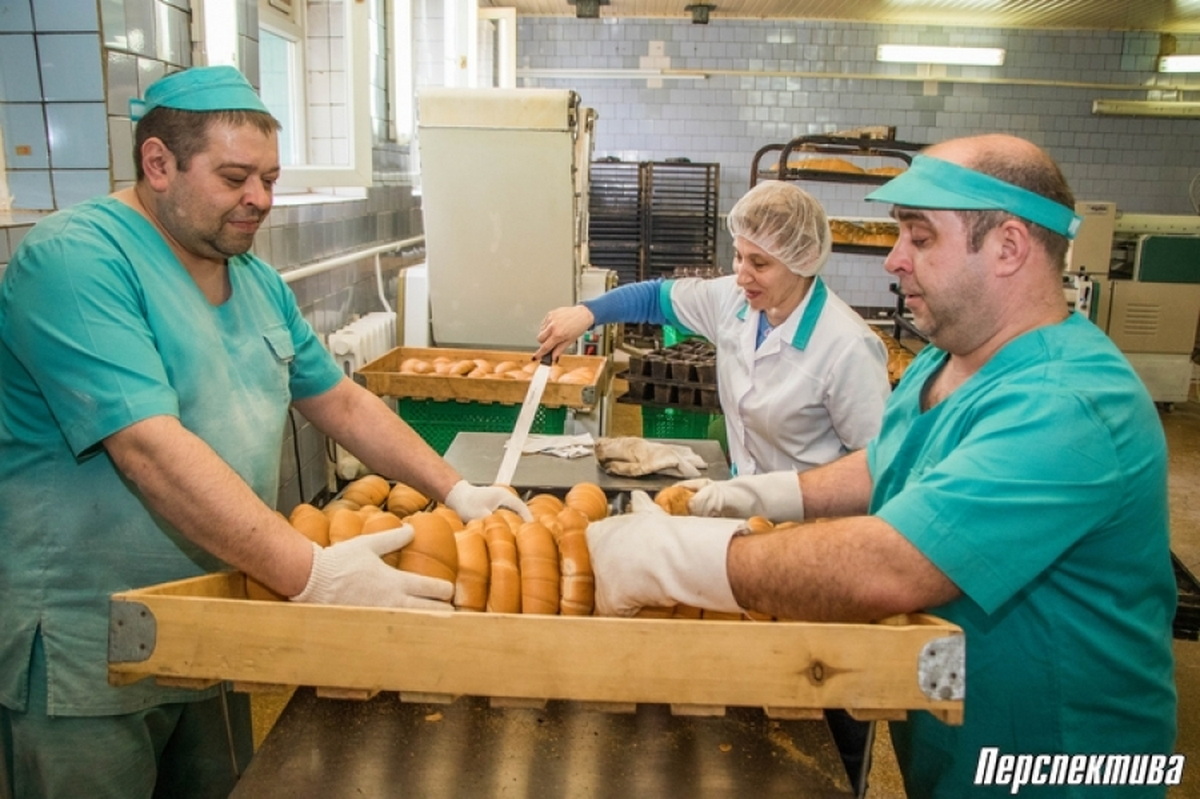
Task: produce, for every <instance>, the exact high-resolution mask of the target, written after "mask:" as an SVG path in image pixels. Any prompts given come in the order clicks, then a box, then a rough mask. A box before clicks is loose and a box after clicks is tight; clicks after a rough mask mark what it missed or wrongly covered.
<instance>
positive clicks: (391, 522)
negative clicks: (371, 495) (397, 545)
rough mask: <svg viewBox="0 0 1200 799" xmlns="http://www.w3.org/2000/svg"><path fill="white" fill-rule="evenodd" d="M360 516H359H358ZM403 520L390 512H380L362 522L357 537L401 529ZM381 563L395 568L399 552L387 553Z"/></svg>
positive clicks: (398, 559) (398, 560) (398, 561)
mask: <svg viewBox="0 0 1200 799" xmlns="http://www.w3.org/2000/svg"><path fill="white" fill-rule="evenodd" d="M360 515H361V514H360ZM403 525H404V520H403V519H401V518H400V517H399V516H397V515H396V514H394V513H392V512H391V511H386V510H381V511H378V512H377V513H375V514H374V515H372V516H370V517H369V518H367V519H365V520H364V521H363V526H362V530H361V531H360V532H359V535H369V534H370V533H382V532H383V531H384V530H395V529H396V528H397V527H402V526H403ZM383 562H384V563H386V564H387V565H389V566H391V567H393V568H395V567H397V565H398V564H399V563H400V550H396V551H395V552H389V553H387V554H386V555H384V556H383Z"/></svg>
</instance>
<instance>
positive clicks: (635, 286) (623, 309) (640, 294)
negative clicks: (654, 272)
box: [583, 278, 668, 325]
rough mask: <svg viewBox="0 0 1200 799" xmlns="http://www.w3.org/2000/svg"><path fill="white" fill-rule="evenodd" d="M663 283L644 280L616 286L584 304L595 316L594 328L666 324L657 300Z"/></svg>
mask: <svg viewBox="0 0 1200 799" xmlns="http://www.w3.org/2000/svg"><path fill="white" fill-rule="evenodd" d="M662 285H663V280H662V279H661V278H660V279H658V280H646V281H643V282H641V283H629V284H626V285H624V286H618V287H617V288H615V289H613V290H612V291H609V292H606V293H604V294H601V295H600V296H599V297H596V298H595V299H591V300H584V301H583V305H584V306H585V307H586V308H587V309H588V310H589V311H591V312H592V315H593V316H595V317H596V324H597V325H606V324H608V323H610V322H629V323H631V324H632V323H645V324H652V325H661V324H666V323H667V321H668V320H667V317H666V315H665V314H664V313H663V311H662V307H661V304H660V301H659V293H660V289H661V287H662Z"/></svg>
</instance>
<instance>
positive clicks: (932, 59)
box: [875, 44, 1004, 67]
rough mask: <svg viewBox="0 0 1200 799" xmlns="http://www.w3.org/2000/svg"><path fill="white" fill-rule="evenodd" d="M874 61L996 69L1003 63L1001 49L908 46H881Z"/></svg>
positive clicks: (1002, 50) (1002, 49)
mask: <svg viewBox="0 0 1200 799" xmlns="http://www.w3.org/2000/svg"><path fill="white" fill-rule="evenodd" d="M875 60H876V61H894V62H900V63H904V64H968V65H972V66H983V67H998V66H1000V65H1001V64H1003V63H1004V48H1003V47H925V46H923V45H909V44H881V45H879V49H878V50H876V52H875Z"/></svg>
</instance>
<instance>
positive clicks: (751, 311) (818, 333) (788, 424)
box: [536, 180, 890, 475]
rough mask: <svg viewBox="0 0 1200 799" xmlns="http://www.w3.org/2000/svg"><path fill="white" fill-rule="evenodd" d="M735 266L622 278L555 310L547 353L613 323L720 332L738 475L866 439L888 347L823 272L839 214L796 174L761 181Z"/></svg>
mask: <svg viewBox="0 0 1200 799" xmlns="http://www.w3.org/2000/svg"><path fill="white" fill-rule="evenodd" d="M727 224H728V227H729V232H730V233H731V234H732V236H733V248H734V273H733V274H732V275H727V276H724V277H719V278H713V279H703V278H683V279H678V280H654V281H646V282H643V283H632V284H628V285H625V286H621V287H619V288H617V289H614V290H613V291H610V292H608V293H607V294H604V295H603V296H601V297H598V298H596V299H594V300H585V301H584V302H582V303H580V304H579V305H573V306H567V307H562V308H556V309H554V310H552V311H550V312H549V313H548V314H547V315H546V317H545V319H544V320H543V322H542V325H541V329H540V330H539V331H538V342H539V343H540V345H541V346H540V348H539V349H538V351H537V356H536V357H539V358H540V357H541V356H542V355H544V354H545V353H547V352H553V354H554V356H555V357H557V356H558V355H559V354H560V353H562V351H563V350H565V349H566V348H567V347H568V346H570V344H571V343H572V342H574V341H575V340H576V339H578V338H579V336H581V335H583V333H584V332H586V331H587V330H589V329H590V328H592V327H594V326H596V325H600V324H606V323H609V322H626V323H635V322H637V323H650V324H664V323H670V324H672V325H674V326H676V327H678V328H681V329H683V330H685V331H688V332H691V333H696V334H699V335H701V336H703V337H704V338H706V339H708V340H709V341H711V342H712V343H713V344H714V345H715V346H716V351H717V382H718V392H719V396H720V402H721V410H722V411H723V413H724V416H725V425H726V433H727V440H728V443H729V457H730V462H731V465H732V471H733V473H734V474H735V475H738V474H740V475H746V474H756V473H760V472H771V471H779V470H787V469H792V470H797V471H804V470H806V469H810V468H812V467H813V466H819V465H821V464H823V463H828V462H829V461H832V460H835V459H836V458H839V457H841V456H842V455H844V454H846V453H847V452H850V451H852V450H856V449H861V448H863V447H865V446H866V444H867V442H868V441H869V440H870V439H871V438H872V437H873V436H874V435H875V434H876V433H877V432H878V431H879V423H880V418H881V416H882V414H883V405H884V402H885V400H886V399H887V396H888V393H889V390H890V389H889V384H888V377H887V350H886V348H885V347H884V345H883V342H882V341H880V339H879V337H878V336H876V335H875V334H874V333H873V332H871V330H870V329H869V328H868V327H867V324H866V323H865V322H864V321H863V320H862V318H861V317H860V316H859V315H858V314H857V313H855V312H854V311H853V310H852V309H851V308H850V307H849V306H848V305H846V303H845V302H843V301H842V300H841V299H840V298H838V297H837V296H836V295H835V294H834V293H833V292H832V291H830V290H829V288H828V287H827V286H826V285H825V283H824V281H822V280H821V278H820V277H819V276H818V273H819V272H820V271H821V268H822V267H823V266H824V265H825V262H826V260H827V259H828V258H829V252H830V232H829V222H828V220H827V219H826V217H825V211H824V209H822V208H821V205H820V203H818V202H817V201H816V199H814V198H813V197H812V196H811V195H810V194H808V193H807V192H805V191H804V190H803V189H801V188H799V187H798V186H796V185H795V184H792V183H787V182H784V181H775V180H773V181H767V182H764V183H760V184H758V185H757V186H755V187H754V188H752V189H751V190H750V191H749V192H747V193H746V194H745V195H744V196H743V197H742V198H741V199H740V200H739V201H738V202H737V203H736V204H735V205H734V207H733V209H732V210H731V211H730V212H729V217H728V222H727Z"/></svg>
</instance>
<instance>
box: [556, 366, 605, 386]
mask: <svg viewBox="0 0 1200 799" xmlns="http://www.w3.org/2000/svg"><path fill="white" fill-rule="evenodd" d="M595 377H596V373H595V372H594V371H593V370H591V369H589V368H587V367H586V366H581V367H579V368H578V369H572V370H571V371H569V372H566V373H564V374H563V375H561V376H560V377H559V378H558V382H560V383H566V384H568V385H574V386H587V385H591V382H592V380H594V379H595Z"/></svg>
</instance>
